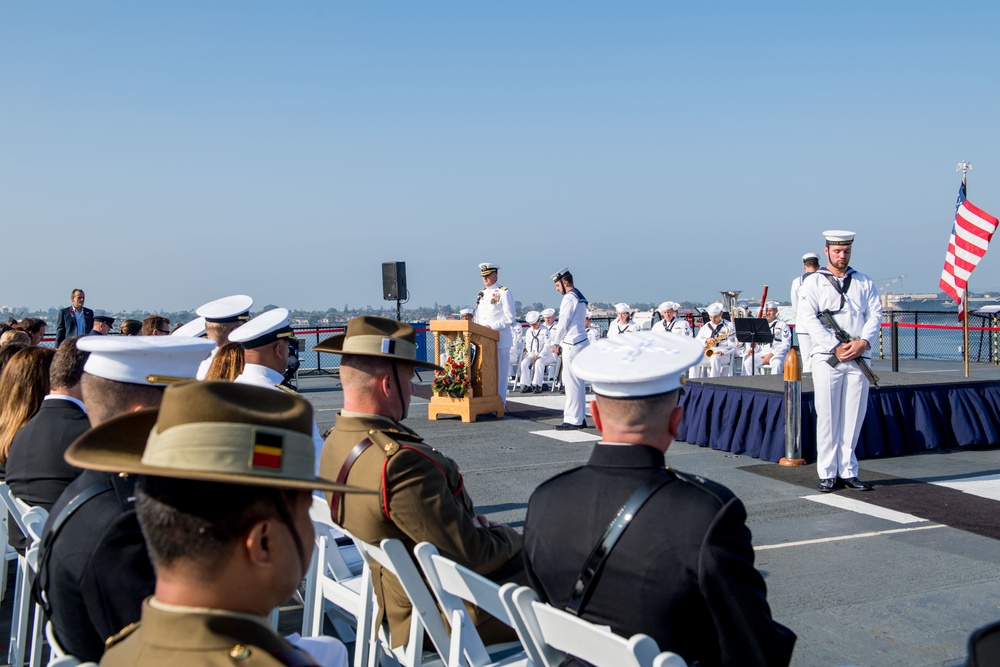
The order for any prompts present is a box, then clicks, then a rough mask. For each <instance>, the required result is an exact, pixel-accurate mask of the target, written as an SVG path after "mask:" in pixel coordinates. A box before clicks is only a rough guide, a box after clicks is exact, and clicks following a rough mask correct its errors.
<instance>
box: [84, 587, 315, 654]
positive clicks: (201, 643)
mask: <svg viewBox="0 0 1000 667" xmlns="http://www.w3.org/2000/svg"><path fill="white" fill-rule="evenodd" d="M101 665H102V667H133V666H134V665H142V666H143V667H177V666H178V665H183V666H184V667H198V666H200V665H219V666H223V665H224V666H226V667H232V666H233V665H246V666H247V667H251V666H253V667H278V666H281V665H284V666H286V667H314V666H316V665H318V663H317V662H316V661H314V660H313V659H312V658H311V657H310V656H309V654H307V653H305V652H304V651H302V650H301V649H298V648H296V647H294V646H292V645H291V644H289V643H288V642H287V641H285V640H284V639H282V638H281V637H279V636H278V635H276V634H275V633H274V631H273V630H271V629H270V628H269V627H268V626H267V625H266V622H265V620H264V619H260V621H259V622H258V621H257V620H255V619H251V618H248V617H247V616H246V615H244V614H233V613H230V612H225V611H213V612H212V613H177V612H173V611H163V610H161V609H157V608H155V607H152V606H150V604H149V599H148V598H147V600H146V601H145V602H144V603H143V605H142V620H141V621H140V622H139V623H136V624H134V625H132V626H130V627H128V628H126V629H125V630H123V631H122V632H120V633H119V634H117V635H115V636H114V637H112V638H111V639H109V640H108V649H107V651H106V652H105V653H104V657H102V658H101Z"/></svg>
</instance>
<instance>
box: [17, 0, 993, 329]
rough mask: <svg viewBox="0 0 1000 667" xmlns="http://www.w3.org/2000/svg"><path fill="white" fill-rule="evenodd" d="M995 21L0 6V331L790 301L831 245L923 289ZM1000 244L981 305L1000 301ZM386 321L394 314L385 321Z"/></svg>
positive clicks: (987, 97) (406, 7)
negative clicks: (22, 313) (39, 316)
mask: <svg viewBox="0 0 1000 667" xmlns="http://www.w3.org/2000/svg"><path fill="white" fill-rule="evenodd" d="M998 19H1000V4H998V3H996V2H995V1H993V2H963V3H959V4H955V3H950V4H949V3H929V2H870V1H868V2H855V1H846V2H836V3H803V2H789V3H745V2H715V3H675V2H659V1H657V2H624V3H611V2H585V1H573V2H569V1H566V2H544V3H538V2H514V1H511V2H475V1H472V0H466V1H463V2H447V1H435V2H395V1H393V2H390V1H379V2H332V1H322V2H320V1H313V0H297V1H295V2H255V1H240V2H236V1H219V2H210V3H205V2H193V1H189V2H184V1H181V2H169V3H168V2H158V3H149V2H124V1H105V2H45V3H42V2H6V3H3V4H2V5H0V120H2V123H0V142H2V143H0V216H2V229H3V235H4V242H3V244H2V248H3V251H4V252H3V256H4V259H5V260H6V262H5V264H6V267H7V280H5V281H4V284H5V286H4V287H3V288H2V290H0V305H24V306H29V307H47V306H50V305H57V304H62V305H66V304H67V303H68V296H69V290H70V289H71V288H73V287H77V286H79V287H82V288H84V289H85V290H86V291H87V296H88V305H91V306H94V307H98V308H101V307H103V308H109V309H119V308H145V309H150V310H152V309H157V308H160V309H164V310H175V309H182V308H193V307H195V306H197V305H199V304H201V303H203V302H205V301H208V300H210V299H213V298H215V297H218V296H223V295H226V294H231V293H236V292H245V293H248V294H251V295H253V296H254V298H255V299H256V301H257V305H258V306H262V305H264V304H266V303H274V304H278V305H285V306H288V307H290V308H317V309H318V308H325V307H328V306H334V307H337V308H342V307H343V305H344V304H345V303H348V304H350V305H351V306H352V307H357V306H364V305H368V304H371V305H374V306H379V305H382V304H383V303H385V302H383V301H382V298H381V297H382V293H381V263H382V262H384V261H390V260H402V261H405V262H406V264H407V274H408V279H409V286H410V292H411V303H412V304H416V305H431V304H433V303H434V302H439V303H442V304H443V303H450V304H452V305H456V306H457V305H462V304H470V303H471V302H472V301H473V300H474V298H475V293H476V291H478V289H479V288H480V287H481V281H480V279H479V276H478V271H477V267H476V265H477V264H478V263H479V262H482V261H492V262H496V263H498V264H500V265H501V266H502V267H503V268H502V270H501V282H502V283H504V284H507V285H509V286H510V288H511V290H512V291H513V292H514V296H515V298H516V299H518V300H520V301H522V302H524V303H530V302H533V301H543V302H545V303H547V304H551V305H553V306H555V305H557V297H558V295H557V294H556V292H555V290H554V289H553V288H552V286H551V283H550V282H548V276H549V274H551V273H552V272H554V271H555V270H556V269H559V268H560V267H562V266H565V265H569V266H570V268H571V269H573V271H574V273H575V274H576V275H577V282H578V285H579V287H580V288H581V289H582V290H583V292H584V293H585V294H586V295H587V296H588V297H589V298H590V299H591V300H593V301H604V300H608V301H622V300H624V301H633V302H635V301H654V302H659V301H661V300H665V299H673V300H678V301H680V300H684V299H691V300H703V301H705V302H708V301H710V300H714V299H715V298H717V296H718V291H719V290H723V289H741V290H743V291H744V293H746V294H748V295H752V296H756V295H759V294H760V292H761V289H762V288H763V285H764V284H765V283H767V284H769V285H770V286H771V289H772V294H774V295H776V296H777V297H778V298H784V299H787V298H788V297H787V289H788V285H789V283H790V282H791V279H792V278H793V277H794V276H795V275H796V274H797V272H798V271H799V270H800V268H801V264H800V262H799V258H800V256H801V255H802V253H804V252H807V251H810V250H812V251H816V252H820V251H821V248H822V239H821V236H820V232H821V231H822V230H823V229H827V228H845V229H852V230H854V231H857V232H858V234H859V236H858V241H857V244H856V246H855V252H854V261H853V265H854V266H855V267H856V268H858V269H859V270H861V271H864V272H866V273H868V274H869V275H871V276H872V277H873V278H876V279H887V278H891V277H893V276H897V275H901V274H906V275H907V278H906V279H904V280H903V281H902V282H901V283H897V284H896V285H895V286H894V287H893V289H894V290H895V291H910V292H915V291H921V292H922V291H936V290H937V283H938V279H939V276H940V272H941V267H942V264H943V261H944V251H945V246H946V242H947V238H948V234H949V231H950V221H951V219H952V216H953V211H954V203H955V195H956V192H957V189H958V184H959V179H960V177H959V175H958V174H956V173H955V164H956V163H957V162H958V161H960V160H969V161H971V162H972V163H973V165H974V171H973V172H971V173H970V176H969V195H970V197H969V198H970V200H971V201H973V202H974V203H976V204H977V205H978V206H980V207H982V208H984V209H986V210H987V211H990V212H992V213H993V214H994V215H1000V123H998V121H997V117H998V115H997V112H998V105H997V102H998V97H1000V88H998V85H997V82H998V80H1000V79H998V76H1000V75H998V70H1000V67H998V66H1000V58H998V55H997V43H996V42H997V38H996V27H997V25H1000V20H998ZM998 255H1000V247H995V248H993V249H992V250H991V252H990V253H989V254H987V256H986V258H985V259H984V260H983V262H982V263H981V264H980V267H979V269H978V270H977V272H976V273H975V274H974V275H973V278H972V283H971V286H972V290H973V291H980V290H985V289H1000V257H998ZM386 305H392V304H388V303H387V304H386Z"/></svg>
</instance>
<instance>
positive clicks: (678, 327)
mask: <svg viewBox="0 0 1000 667" xmlns="http://www.w3.org/2000/svg"><path fill="white" fill-rule="evenodd" d="M680 308H681V304H679V303H677V302H676V301H664V302H663V303H661V304H660V305H659V306H658V307H657V308H656V309H657V310H658V311H660V314H661V315H663V319H662V320H660V321H659V322H657V323H656V324H655V325H654V326H653V330H654V331H663V332H666V333H672V334H677V335H678V336H690V335H691V325H690V324H688V321H687V320H685V319H682V318H679V317H677V311H678V310H680Z"/></svg>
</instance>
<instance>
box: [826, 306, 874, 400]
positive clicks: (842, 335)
mask: <svg viewBox="0 0 1000 667" xmlns="http://www.w3.org/2000/svg"><path fill="white" fill-rule="evenodd" d="M816 316H817V317H818V318H819V321H820V322H821V323H822V324H823V326H825V327H826V328H827V329H829V330H830V331H832V332H833V335H834V336H836V337H837V340H838V341H840V342H841V343H850V342H852V341H855V340H861V339H860V338H858V337H857V336H855V337H853V338H852V337H851V335H850V334H849V333H847V332H846V331H844V330H843V329H842V328H841V327H840V325H839V324H837V320H835V319H833V313H831V312H830V311H829V309H827V310H823V311H820V312H819V313H816ZM854 361H855V362H857V364H858V368H860V369H861V372H862V373H864V374H865V377H866V378H868V381H869V382H871V384H872V386H873V387H875V388H878V376H877V375H875V373H873V372H872V369H871V366H869V365H868V362H867V361H865V360H864V358H863V357H858V358H857V359H854ZM826 363H828V364H830V367H831V368H836V367H837V364H839V363H840V359H838V358H837V355H836V354H831V355H830V358H829V359H827V360H826Z"/></svg>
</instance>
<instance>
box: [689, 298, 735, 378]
mask: <svg viewBox="0 0 1000 667" xmlns="http://www.w3.org/2000/svg"><path fill="white" fill-rule="evenodd" d="M705 312H707V313H708V322H705V324H703V325H702V327H701V329H698V335H697V336H695V338H697V339H698V340H699V341H701V342H702V344H703V345H704V346H705V357H704V358H703V359H702V360H701V361H700V362H698V364H697V365H696V366H694V367H693V368H692V369H691V372H692V373H693V377H696V378H700V377H705V373H706V372H707V373H708V377H710V378H717V377H723V376H730V375H732V374H733V353H734V352H735V351H736V327H734V326H733V323H732V322H730V321H729V320H724V319H722V304H721V303H718V302H716V303H713V304H712V305H710V306H708V307H707V308H706V309H705Z"/></svg>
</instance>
